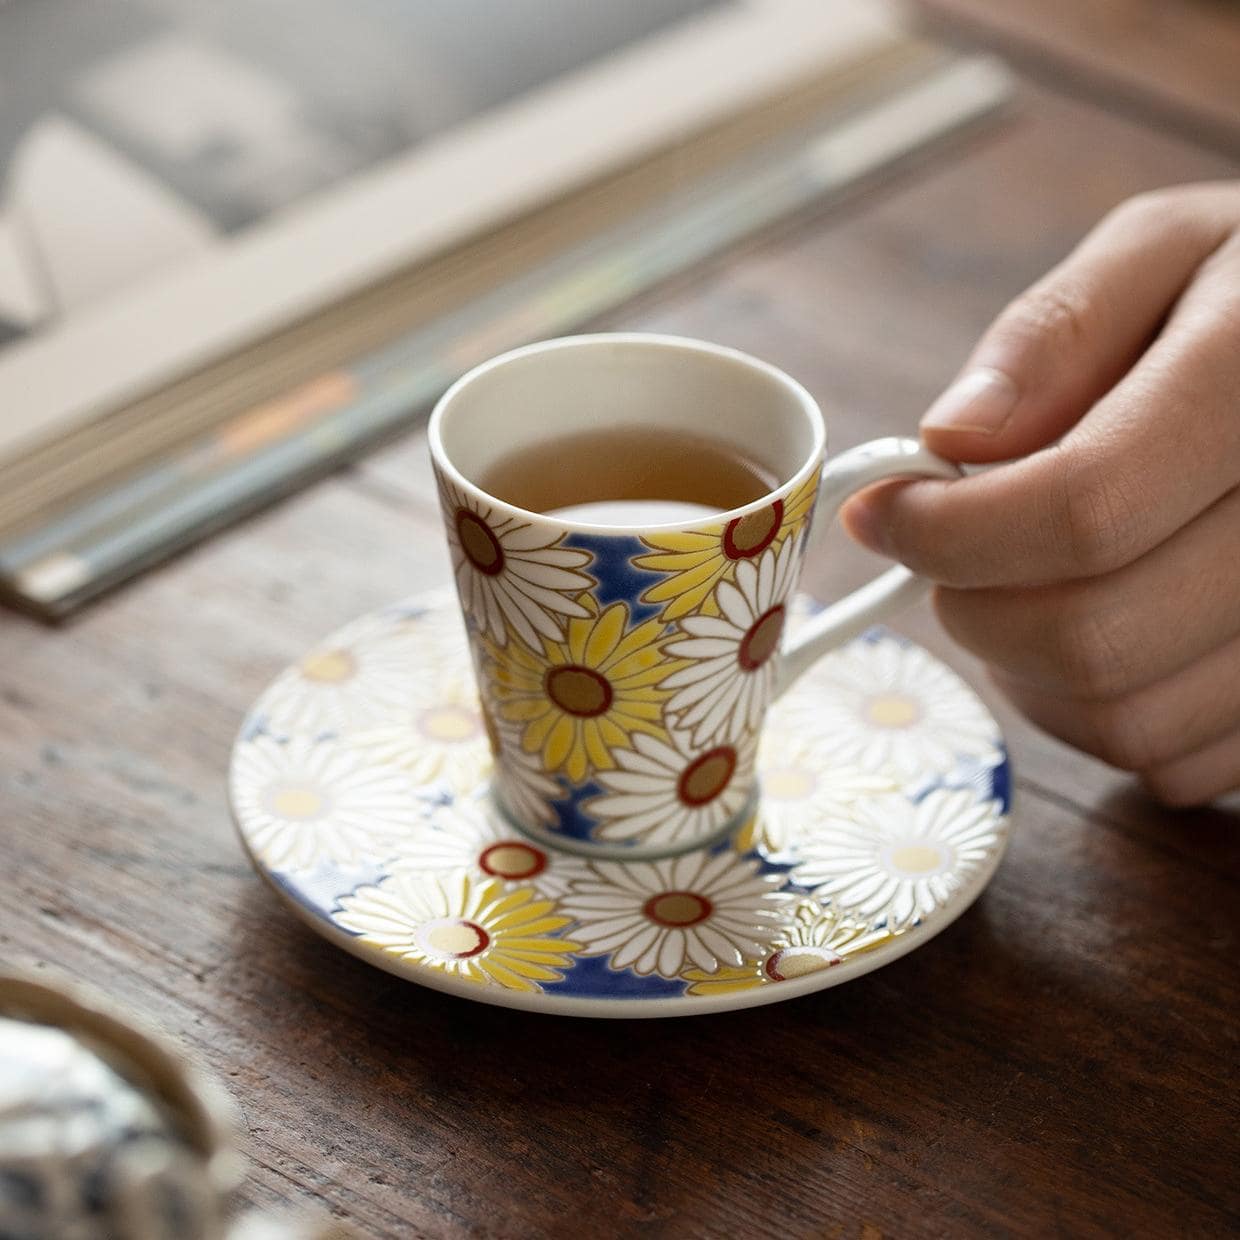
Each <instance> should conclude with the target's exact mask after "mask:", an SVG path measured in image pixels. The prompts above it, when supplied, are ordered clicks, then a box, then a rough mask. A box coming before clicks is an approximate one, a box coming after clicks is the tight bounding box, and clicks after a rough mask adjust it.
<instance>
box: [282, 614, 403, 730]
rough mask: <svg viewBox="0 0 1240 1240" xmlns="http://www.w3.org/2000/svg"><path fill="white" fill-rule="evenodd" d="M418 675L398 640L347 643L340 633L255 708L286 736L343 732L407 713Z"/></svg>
mask: <svg viewBox="0 0 1240 1240" xmlns="http://www.w3.org/2000/svg"><path fill="white" fill-rule="evenodd" d="M421 673H422V669H421V667H420V666H419V664H418V661H417V659H416V657H415V656H414V653H413V651H411V650H410V649H408V648H407V647H405V646H404V645H402V644H401V643H399V642H396V641H391V640H388V641H382V640H380V641H371V642H369V643H366V642H353V643H350V642H348V641H347V640H344V641H342V640H340V635H338V637H337V639H335V640H332V641H329V642H328V643H327V644H325V645H323V646H320V647H319V648H318V649H316V650H312V651H311V652H310V653H309V654H308V655H306V657H305V658H303V659H302V660H301V662H300V663H297V664H295V665H294V666H293V667H290V668H286V669H285V670H284V671H283V672H282V673H281V674H280V675H279V677H278V678H277V679H276V680H275V682H274V683H273V684H272V685H271V687H270V688H269V689H268V690H267V692H266V693H265V694H264V695H263V699H262V702H261V704H260V707H259V709H260V710H261V711H262V712H263V713H264V714H265V715H266V716H267V726H268V727H269V728H270V729H271V730H272V731H273V732H277V733H281V734H284V735H298V734H302V735H307V736H316V735H318V734H319V733H322V732H346V731H349V730H351V729H353V728H358V727H368V726H370V725H373V724H377V723H382V722H384V721H385V720H389V719H392V718H393V717H395V716H398V715H399V714H400V713H401V712H402V711H404V710H406V709H408V706H409V699H410V697H411V696H412V695H413V694H414V693H416V692H417V691H418V689H419V680H420V674H421Z"/></svg>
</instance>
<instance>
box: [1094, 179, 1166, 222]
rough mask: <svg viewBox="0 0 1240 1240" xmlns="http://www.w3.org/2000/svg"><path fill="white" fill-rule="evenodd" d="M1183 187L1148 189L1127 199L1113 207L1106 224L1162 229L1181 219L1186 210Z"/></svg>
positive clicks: (1107, 216) (1106, 218) (1105, 220)
mask: <svg viewBox="0 0 1240 1240" xmlns="http://www.w3.org/2000/svg"><path fill="white" fill-rule="evenodd" d="M1185 196H1186V195H1185V189H1184V187H1183V186H1162V187H1160V188H1158V189H1147V190H1145V191H1144V192H1142V193H1140V194H1134V195H1133V196H1132V197H1131V198H1126V199H1125V200H1124V201H1123V202H1121V203H1120V204H1119V206H1117V207H1113V208H1112V209H1111V210H1110V211H1109V212H1108V213H1107V215H1106V217H1105V219H1104V220H1103V223H1104V224H1122V225H1128V224H1135V225H1137V226H1145V227H1147V228H1148V227H1151V226H1153V227H1162V226H1163V225H1165V224H1167V223H1169V222H1173V221H1175V220H1178V219H1180V218H1181V217H1182V216H1183V214H1184V210H1185Z"/></svg>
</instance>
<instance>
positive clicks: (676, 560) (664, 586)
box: [633, 473, 818, 620]
mask: <svg viewBox="0 0 1240 1240" xmlns="http://www.w3.org/2000/svg"><path fill="white" fill-rule="evenodd" d="M817 493H818V475H817V474H816V473H814V474H811V475H810V476H809V477H808V478H806V480H805V481H804V482H803V483H801V485H800V486H799V487H797V489H796V490H795V491H793V492H792V493H791V494H790V495H788V496H787V497H786V498H784V499H782V500H776V501H775V502H774V503H773V504H770V505H769V506H768V507H766V508H760V509H758V511H757V512H751V513H750V514H749V515H748V516H745V517H737V518H736V519H735V520H732V521H729V522H727V524H726V525H714V526H710V527H708V528H706V529H701V530H693V531H687V532H684V533H681V532H679V531H672V532H669V533H658V534H648V535H646V536H645V537H644V538H643V539H642V542H644V543H645V544H646V546H647V547H649V548H651V552H650V554H649V555H639V556H634V557H633V563H634V564H635V565H636V566H637V567H638V568H644V569H647V570H649V571H651V572H656V573H669V574H670V576H668V577H665V578H664V579H663V580H662V581H660V582H659V583H658V584H657V585H653V586H651V587H650V589H648V590H647V591H646V593H645V594H643V595H642V602H643V603H662V604H664V607H663V612H662V619H663V620H677V619H679V618H680V617H681V616H687V615H689V614H690V613H691V612H697V611H702V612H705V613H706V614H708V615H718V612H719V609H718V607H717V606H716V605H715V603H714V600H713V598H712V597H711V596H712V591H713V590H714V588H715V586H716V585H717V584H718V583H719V582H720V581H721V580H723V579H725V578H727V579H728V580H731V577H732V574H733V573H734V571H735V568H736V565H737V564H738V563H741V562H743V561H745V560H752V559H754V558H755V557H757V556H760V555H761V554H762V553H763V552H764V551H765V550H766V549H767V548H768V547H774V548H775V549H776V550H778V549H779V548H780V547H781V546H783V544H784V543H785V542H786V541H787V540H788V538H789V537H790V536H791V535H793V534H795V533H797V532H798V531H799V530H800V529H801V528H802V527H803V525H804V523H805V522H806V521H807V520H808V518H809V515H810V512H811V511H812V510H813V507H814V497H815V495H816V494H817Z"/></svg>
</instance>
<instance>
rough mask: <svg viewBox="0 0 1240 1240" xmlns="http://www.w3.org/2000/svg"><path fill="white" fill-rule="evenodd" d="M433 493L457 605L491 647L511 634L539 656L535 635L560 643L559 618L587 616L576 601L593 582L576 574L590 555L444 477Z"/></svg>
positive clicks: (504, 643)
mask: <svg viewBox="0 0 1240 1240" xmlns="http://www.w3.org/2000/svg"><path fill="white" fill-rule="evenodd" d="M439 494H440V501H441V503H442V505H443V512H444V521H445V524H446V525H447V529H448V545H449V547H450V549H451V552H452V563H453V566H454V567H455V570H456V585H457V590H458V592H459V594H460V598H461V605H462V606H463V607H464V608H465V610H466V611H467V612H468V613H469V615H470V616H471V617H472V619H473V622H474V623H475V624H476V625H477V626H478V628H479V630H480V631H481V632H483V633H485V634H486V635H487V636H488V637H490V638H491V640H492V641H493V642H495V644H496V645H498V646H506V645H507V644H508V635H509V633H510V632H512V633H515V634H516V635H517V636H519V637H520V638H521V640H522V641H524V642H525V643H526V645H528V646H530V647H532V648H533V649H535V650H539V651H541V649H542V643H541V642H540V641H539V637H540V636H542V637H547V638H550V639H551V640H553V641H560V640H562V639H563V637H564V621H563V617H565V616H578V617H586V616H589V614H590V613H589V612H588V611H586V609H585V608H584V607H583V606H582V605H581V604H580V603H579V602H577V595H579V594H580V593H582V591H584V590H589V589H590V588H591V587H592V586H593V585H594V579H593V578H592V577H590V576H588V575H587V574H586V573H583V572H581V571H579V570H581V569H583V568H584V567H585V566H586V565H587V564H588V563H589V562H590V559H591V556H590V553H589V552H588V551H579V550H574V549H572V548H569V547H562V546H560V545H559V544H560V542H561V541H562V539H561V537H560V536H559V535H557V534H555V533H553V532H551V530H550V529H548V528H547V527H546V526H541V525H536V524H534V523H532V522H529V521H522V520H520V519H519V518H517V517H510V516H505V515H504V513H503V512H502V510H500V509H499V508H496V507H494V506H493V505H491V504H487V503H480V502H478V501H476V500H474V499H472V498H470V497H469V496H467V495H465V493H464V492H462V491H459V490H458V489H457V488H456V487H454V486H453V485H452V483H450V482H448V481H447V480H446V479H444V478H442V477H441V478H440V486H439Z"/></svg>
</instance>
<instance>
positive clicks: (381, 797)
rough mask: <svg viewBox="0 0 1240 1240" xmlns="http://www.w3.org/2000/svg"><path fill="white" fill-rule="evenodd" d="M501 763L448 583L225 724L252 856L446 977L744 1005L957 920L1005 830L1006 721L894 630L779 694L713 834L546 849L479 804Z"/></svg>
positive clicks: (307, 909)
mask: <svg viewBox="0 0 1240 1240" xmlns="http://www.w3.org/2000/svg"><path fill="white" fill-rule="evenodd" d="M815 607H816V604H813V603H812V602H810V601H809V600H806V599H803V598H802V599H798V600H797V604H796V607H795V613H796V615H797V616H798V617H803V616H804V615H806V614H809V613H810V612H811V611H813V610H814V609H815ZM490 766H491V750H490V745H489V742H488V739H487V736H486V732H485V729H484V726H483V722H482V718H481V716H480V714H479V712H478V709H477V701H476V698H475V696H474V689H473V682H472V675H471V672H470V667H469V658H468V653H467V649H466V645H465V634H464V630H463V628H462V627H461V621H460V617H459V612H458V610H457V605H456V600H455V598H454V597H452V596H451V595H449V594H446V593H436V594H433V595H423V596H421V597H418V598H414V599H411V600H408V601H406V602H404V603H402V604H399V605H397V606H394V607H391V608H389V609H387V610H385V611H382V612H379V613H376V614H374V615H370V616H366V617H364V618H362V619H361V620H358V621H356V622H355V623H353V624H350V625H348V626H347V627H346V628H344V629H342V630H340V631H339V632H337V633H336V634H334V635H333V636H332V637H330V638H328V639H327V641H325V642H324V643H322V644H321V645H320V646H319V647H318V648H316V649H315V650H313V651H311V652H310V653H309V654H307V655H306V656H305V658H303V659H302V660H301V662H300V663H298V664H297V665H296V666H294V667H290V668H288V669H287V670H285V671H284V672H283V673H282V674H281V675H280V676H279V677H278V678H277V679H276V681H275V682H274V683H273V684H272V685H271V686H270V687H269V688H268V689H267V691H266V692H265V693H264V694H263V695H262V696H261V697H260V698H259V700H258V701H257V703H256V704H255V705H254V707H253V709H252V711H251V712H250V714H249V716H248V717H247V719H246V721H245V724H244V726H243V728H242V730H241V734H240V736H239V737H238V739H237V742H236V745H235V748H234V751H233V759H232V769H231V774H230V785H231V796H232V805H233V811H234V815H235V817H236V820H237V825H238V829H239V831H240V834H241V838H242V841H243V842H244V844H245V847H246V849H247V851H248V852H249V854H250V857H251V859H252V861H253V863H254V865H255V867H256V868H257V869H258V871H259V873H260V874H262V875H263V876H264V877H265V878H266V879H268V880H269V882H270V883H271V885H272V886H273V887H274V889H275V890H276V891H277V892H278V893H279V894H280V896H281V897H283V899H284V900H285V901H286V902H287V903H288V904H289V905H290V906H291V907H292V909H293V910H294V911H295V912H296V913H297V914H298V915H299V916H300V917H301V918H302V919H303V920H304V921H305V922H307V923H308V924H309V925H310V926H311V927H312V928H313V929H314V930H316V931H317V932H318V933H319V934H321V935H323V936H324V937H325V938H327V939H329V940H330V941H331V942H333V943H336V944H338V945H339V946H340V947H343V948H345V949H346V950H347V951H350V952H352V953H353V954H354V955H357V956H359V957H361V958H362V959H364V960H367V961H369V962H370V963H371V964H375V965H378V966H379V967H380V968H383V969H387V970H388V971H389V972H392V973H395V974H398V975H399V976H401V977H405V978H408V979H409V980H410V981H415V982H419V983H421V984H422V985H425V986H430V987H433V988H434V989H436V990H443V991H448V992H450V993H452V994H455V995H460V996H462V997H464V998H469V999H478V1000H482V1001H483V1002H486V1003H497V1004H501V1005H504V1006H507V1007H514V1008H524V1009H529V1010H534V1011H542V1012H554V1013H561V1014H568V1015H578V1016H623V1017H636V1016H682V1015H690V1014H694V1013H705V1012H716V1011H720V1010H723V1009H729V1008H743V1007H751V1006H755V1005H758V1004H763V1003H773V1002H775V1001H777V1000H781V999H788V998H793V997H795V996H797V995H803V994H806V993H808V992H810V991H814V990H821V989H823V988H825V987H828V986H834V985H837V984H838V983H840V982H844V981H847V980H849V979H850V978H853V977H858V976H860V975H861V974H863V973H868V972H870V970H872V969H876V968H879V967H880V966H881V965H884V964H887V963H889V962H891V961H892V960H896V959H898V958H899V957H901V956H903V955H905V954H906V953H907V952H910V951H912V950H913V949H914V948H917V947H920V946H921V945H922V944H923V943H925V942H926V941H927V940H928V939H930V938H932V937H933V936H934V935H935V934H937V933H938V932H939V931H940V930H942V929H943V928H944V927H945V926H947V925H949V924H950V923H951V922H952V921H954V920H955V919H956V918H957V917H959V916H960V914H961V913H962V912H964V910H965V909H966V908H968V906H969V905H970V904H971V903H972V902H973V901H974V900H975V899H976V898H977V896H978V895H979V894H980V893H981V891H982V889H983V888H984V887H985V886H986V884H987V882H988V881H989V880H990V877H991V875H992V874H993V873H994V869H995V866H996V865H997V864H998V862H999V858H1000V857H1001V855H1002V853H1003V850H1004V846H1005V844H1006V839H1007V814H1008V808H1009V803H1010V791H1009V790H1010V770H1009V766H1008V761H1007V755H1006V751H1005V747H1004V744H1003V739H1002V736H1001V734H1000V732H999V727H998V725H997V724H996V723H995V721H994V719H993V718H992V717H991V715H990V714H989V712H988V711H987V710H986V708H985V706H983V704H982V703H981V701H980V700H979V699H978V698H977V697H976V696H975V695H974V694H973V692H972V691H971V690H970V689H969V688H968V687H967V686H966V685H965V684H964V683H963V682H962V681H961V680H960V678H959V677H958V676H956V675H955V673H954V672H952V671H950V670H949V669H948V668H947V667H945V666H944V665H943V664H942V663H940V662H938V661H937V660H935V659H934V658H932V657H931V656H930V655H929V654H927V653H926V652H925V651H924V650H922V649H921V648H920V647H918V646H915V645H913V644H911V643H909V642H907V641H905V640H903V639H901V638H899V637H896V636H894V635H892V634H890V633H888V632H885V631H882V630H875V631H872V632H870V633H868V634H866V635H865V636H864V637H862V638H859V639H857V640H856V641H854V642H852V643H851V644H850V645H848V646H846V647H845V648H843V649H842V650H839V651H837V652H835V653H834V654H831V655H828V656H827V657H826V658H824V659H823V660H821V662H820V663H819V664H818V665H817V666H816V667H814V668H813V669H812V670H811V671H810V672H809V673H808V674H806V675H805V676H804V677H802V679H801V680H799V681H798V682H797V684H796V685H795V686H794V688H793V689H791V690H790V691H789V692H788V693H787V694H786V695H785V697H784V698H783V699H781V700H780V701H779V702H778V703H777V704H776V705H775V706H774V707H773V708H772V711H771V714H770V718H769V722H768V725H767V728H766V731H765V732H764V734H763V742H762V751H761V754H760V757H759V768H760V772H761V788H762V795H761V798H760V801H759V806H758V809H757V812H756V814H755V815H754V817H753V818H752V819H751V820H750V821H749V822H747V823H746V824H745V825H744V826H743V827H742V828H741V829H740V831H739V832H738V833H737V835H736V836H735V837H734V838H733V839H731V840H730V841H727V842H725V843H723V844H720V845H717V846H716V847H714V848H712V849H710V850H707V851H699V852H693V853H687V854H685V855H683V856H680V857H673V858H669V859H666V860H658V861H645V862H606V861H595V860H592V859H590V860H587V859H585V858H581V857H577V856H572V855H569V854H566V853H561V852H556V851H554V850H551V849H548V848H546V847H543V846H542V845H539V844H536V843H535V842H534V841H532V840H529V839H526V838H524V837H523V836H522V835H521V834H520V833H519V832H517V831H515V830H514V829H513V828H512V827H511V826H509V825H508V824H507V823H506V822H505V821H504V820H503V819H501V818H500V817H499V815H498V814H497V813H496V812H495V811H494V809H493V808H492V807H491V804H490V802H489V799H488V797H487V792H486V787H487V779H488V773H489V770H490Z"/></svg>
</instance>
